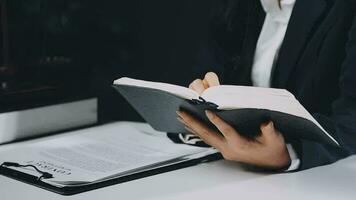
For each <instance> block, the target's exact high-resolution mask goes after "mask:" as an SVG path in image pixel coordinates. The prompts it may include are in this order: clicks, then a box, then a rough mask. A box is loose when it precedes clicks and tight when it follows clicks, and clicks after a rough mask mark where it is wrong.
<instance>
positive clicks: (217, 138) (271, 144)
mask: <svg viewBox="0 0 356 200" xmlns="http://www.w3.org/2000/svg"><path fill="white" fill-rule="evenodd" d="M177 113H178V115H179V118H178V119H179V120H180V121H181V122H182V123H183V124H184V125H185V126H186V128H187V129H188V130H189V131H190V132H192V133H193V134H195V135H197V136H199V137H200V138H201V139H202V140H203V141H204V142H205V143H207V144H208V145H210V146H213V147H215V148H216V149H217V150H219V151H220V153H221V154H222V155H223V157H224V158H225V159H226V160H231V161H239V162H243V163H247V164H251V165H255V166H259V167H264V168H270V169H282V168H286V167H288V166H289V165H290V163H291V159H290V157H289V154H288V150H287V147H286V144H285V142H284V138H283V136H282V134H280V133H279V132H278V130H276V129H275V128H274V125H273V122H269V123H267V124H262V125H261V135H260V136H259V137H257V138H256V139H255V140H248V139H246V138H245V137H243V136H242V135H241V134H239V133H238V132H237V131H236V130H235V129H234V128H233V127H232V126H231V125H229V124H227V123H226V122H225V121H224V120H222V119H221V118H220V117H219V116H217V115H216V114H214V113H213V112H211V111H206V115H207V117H208V118H209V120H210V121H211V122H212V123H213V124H214V125H215V126H216V127H217V128H218V130H219V131H220V133H221V134H220V133H217V132H216V131H214V130H211V129H210V128H208V127H207V126H206V125H205V124H204V123H202V122H200V121H199V120H197V119H195V118H194V117H192V116H191V115H189V114H188V113H186V112H183V111H178V112H177Z"/></svg>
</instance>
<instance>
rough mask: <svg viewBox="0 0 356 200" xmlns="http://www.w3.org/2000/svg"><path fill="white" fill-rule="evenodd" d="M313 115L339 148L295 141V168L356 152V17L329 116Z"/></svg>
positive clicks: (321, 163) (312, 165) (321, 162)
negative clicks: (298, 164) (297, 161)
mask: <svg viewBox="0 0 356 200" xmlns="http://www.w3.org/2000/svg"><path fill="white" fill-rule="evenodd" d="M313 116H314V117H315V119H316V120H317V121H318V122H319V123H320V124H321V125H322V126H323V127H325V128H326V129H327V130H328V131H329V132H330V133H331V134H332V135H333V136H334V138H335V139H336V140H337V141H339V143H340V147H332V146H328V145H323V144H319V143H315V142H311V141H306V140H301V141H296V142H295V143H293V147H294V148H295V150H296V151H297V154H298V157H299V159H300V160H301V165H300V168H299V170H304V169H308V168H312V167H316V166H320V165H325V164H330V163H332V162H335V161H337V160H339V159H342V158H345V157H347V156H349V155H352V154H355V153H356V17H354V22H353V25H352V27H351V29H350V31H349V39H348V42H347V45H346V57H345V60H344V62H343V66H342V70H341V73H340V95H339V97H338V98H337V99H336V100H335V101H334V102H333V104H332V113H331V114H330V115H329V116H325V115H321V114H318V113H314V114H313Z"/></svg>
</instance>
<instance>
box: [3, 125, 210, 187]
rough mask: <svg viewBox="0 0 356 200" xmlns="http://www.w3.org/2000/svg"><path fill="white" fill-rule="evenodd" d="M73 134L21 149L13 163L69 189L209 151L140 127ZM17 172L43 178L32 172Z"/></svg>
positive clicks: (12, 156) (112, 128)
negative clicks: (23, 165) (40, 173)
mask: <svg viewBox="0 0 356 200" xmlns="http://www.w3.org/2000/svg"><path fill="white" fill-rule="evenodd" d="M137 127H138V128H137ZM72 134H74V135H67V136H65V137H61V138H54V139H52V140H46V141H43V142H38V143H35V144H31V145H30V146H27V147H24V148H23V149H21V150H19V149H17V150H16V152H13V153H11V154H10V155H8V156H9V159H11V160H9V161H11V162H17V163H20V164H30V165H35V166H36V167H38V168H39V169H40V170H43V171H46V172H49V173H51V174H53V176H54V178H53V179H46V180H44V181H45V182H48V183H53V184H54V185H61V184H62V185H68V184H80V183H86V182H95V181H97V180H100V179H105V178H106V177H114V176H115V175H117V174H120V173H124V172H125V171H130V170H133V169H136V168H142V167H144V166H148V165H152V164H155V163H159V162H164V161H167V160H170V159H174V158H179V157H182V156H186V155H192V154H199V153H202V152H204V151H207V150H208V148H199V147H193V146H188V145H183V144H175V143H173V142H171V141H170V140H169V139H168V138H167V137H166V134H165V133H162V132H157V131H154V130H153V129H152V128H150V127H148V125H146V124H140V123H115V124H111V125H105V126H103V127H98V128H90V129H87V130H86V131H76V133H75V132H73V133H72ZM14 169H16V170H19V171H23V172H25V173H30V174H32V175H34V176H38V175H39V174H38V173H37V172H35V171H34V170H32V169H31V168H14Z"/></svg>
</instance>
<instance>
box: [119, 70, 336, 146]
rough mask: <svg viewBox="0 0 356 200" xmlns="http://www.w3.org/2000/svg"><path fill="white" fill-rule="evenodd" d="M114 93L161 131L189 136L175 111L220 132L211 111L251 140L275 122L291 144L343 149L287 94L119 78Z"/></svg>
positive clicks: (266, 90)
mask: <svg viewBox="0 0 356 200" xmlns="http://www.w3.org/2000/svg"><path fill="white" fill-rule="evenodd" d="M113 86H114V88H115V89H116V90H117V91H118V92H119V93H121V95H122V96H124V98H126V100H127V101H128V102H129V103H130V104H131V105H132V106H133V107H134V108H135V109H136V110H137V111H138V113H140V114H141V116H142V117H143V118H144V119H145V120H146V121H147V122H148V123H149V124H150V125H151V126H152V127H153V128H155V129H156V130H159V131H165V132H171V133H187V130H186V129H185V128H184V126H183V125H182V124H181V123H180V122H179V121H178V120H177V115H176V111H177V110H180V109H181V110H185V111H187V112H189V113H190V114H192V115H193V116H195V117H196V118H198V119H199V120H201V121H203V122H205V123H206V124H207V125H208V126H209V127H211V128H213V129H216V127H214V126H213V125H212V123H211V122H209V120H208V118H207V117H206V116H205V110H211V111H213V112H215V113H216V114H217V115H218V116H220V117H221V118H222V119H224V120H225V121H226V122H228V123H229V124H231V125H232V126H233V127H234V128H235V129H236V130H237V131H239V132H240V133H241V134H243V135H244V136H246V137H248V138H251V139H253V138H255V137H257V136H258V135H259V134H260V124H261V123H263V122H268V121H273V122H274V124H275V126H276V128H277V129H278V130H279V131H280V132H281V133H283V135H284V136H285V137H286V138H287V139H295V138H299V139H307V140H312V141H316V142H320V143H326V144H330V145H336V146H338V145H339V144H338V142H337V141H336V140H335V139H334V138H333V137H332V136H331V135H330V134H329V133H328V132H327V131H326V130H325V129H324V128H323V127H322V126H321V125H320V124H319V123H318V122H317V121H316V120H315V119H314V118H313V116H312V115H311V114H310V113H309V112H308V111H307V110H306V109H305V108H304V107H303V106H302V105H301V104H300V103H299V102H298V100H297V99H296V98H295V97H294V95H293V94H291V93H290V92H288V91H287V90H284V89H273V88H259V87H249V86H232V85H220V86H214V87H210V88H208V89H207V90H205V91H204V92H203V93H202V94H200V95H199V94H198V93H197V92H195V91H194V90H191V89H189V88H186V87H182V86H177V85H172V84H167V83H158V82H150V81H143V80H136V79H131V78H126V77H124V78H120V79H117V80H115V81H114V85H113Z"/></svg>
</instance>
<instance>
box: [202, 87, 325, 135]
mask: <svg viewBox="0 0 356 200" xmlns="http://www.w3.org/2000/svg"><path fill="white" fill-rule="evenodd" d="M202 97H203V98H204V99H205V100H206V101H210V102H213V103H215V104H217V105H219V109H221V110H232V109H239V108H256V109H267V110H273V111H278V112H283V113H287V114H291V115H295V116H298V117H302V118H305V119H308V120H310V121H312V122H313V123H314V124H316V125H317V126H318V127H319V128H321V129H322V130H323V131H324V132H326V131H325V130H324V129H323V128H322V126H321V125H320V124H319V123H318V122H317V121H316V120H315V119H314V118H313V116H312V115H311V114H310V113H309V112H308V111H307V110H306V109H305V108H304V107H303V106H302V105H301V104H300V103H299V101H298V100H297V99H296V98H295V97H294V95H293V94H292V93H290V92H288V91H287V90H284V89H274V88H261V87H250V86H233V85H221V86H215V87H211V88H209V89H207V90H205V91H204V93H203V94H202Z"/></svg>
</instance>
